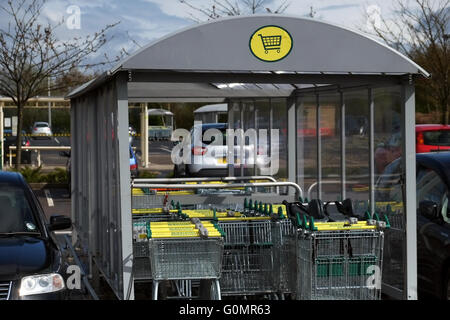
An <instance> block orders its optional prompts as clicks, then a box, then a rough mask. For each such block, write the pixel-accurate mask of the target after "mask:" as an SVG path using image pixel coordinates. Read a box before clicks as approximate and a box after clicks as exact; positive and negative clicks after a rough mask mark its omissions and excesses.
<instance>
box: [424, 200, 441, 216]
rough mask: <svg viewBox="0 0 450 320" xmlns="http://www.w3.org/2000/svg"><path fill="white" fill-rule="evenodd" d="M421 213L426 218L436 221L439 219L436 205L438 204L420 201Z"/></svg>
mask: <svg viewBox="0 0 450 320" xmlns="http://www.w3.org/2000/svg"><path fill="white" fill-rule="evenodd" d="M419 212H420V213H421V214H422V215H423V216H424V217H425V218H428V219H430V220H434V219H436V218H438V215H439V210H438V205H437V204H436V202H433V201H429V200H423V201H420V203H419Z"/></svg>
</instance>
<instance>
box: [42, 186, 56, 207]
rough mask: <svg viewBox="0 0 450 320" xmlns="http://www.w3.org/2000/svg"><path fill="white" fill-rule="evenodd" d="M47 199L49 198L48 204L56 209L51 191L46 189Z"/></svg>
mask: <svg viewBox="0 0 450 320" xmlns="http://www.w3.org/2000/svg"><path fill="white" fill-rule="evenodd" d="M44 193H45V197H46V198H47V203H48V206H49V207H54V206H55V204H54V203H53V199H52V195H51V194H50V191H49V190H48V189H44Z"/></svg>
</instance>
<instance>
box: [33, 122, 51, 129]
mask: <svg viewBox="0 0 450 320" xmlns="http://www.w3.org/2000/svg"><path fill="white" fill-rule="evenodd" d="M35 127H37V128H47V127H48V124H46V123H36V126H35Z"/></svg>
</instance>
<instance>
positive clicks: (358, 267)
mask: <svg viewBox="0 0 450 320" xmlns="http://www.w3.org/2000/svg"><path fill="white" fill-rule="evenodd" d="M291 239H292V240H293V243H292V244H291V248H292V250H293V252H292V255H293V256H295V257H296V259H295V265H294V266H293V269H294V270H296V272H295V273H294V274H295V276H296V279H292V281H291V283H293V284H294V286H295V287H294V292H295V293H296V295H297V299H300V300H379V299H380V297H381V288H380V287H379V286H377V285H376V284H377V283H379V284H381V270H382V257H383V241H384V233H383V231H382V230H379V229H376V228H370V229H369V228H368V229H365V228H364V227H363V226H361V227H360V228H354V229H352V230H343V228H342V229H339V228H336V230H323V231H322V230H320V227H319V228H318V230H316V231H306V232H305V230H303V229H299V231H298V232H297V234H296V235H295V236H293V237H291ZM375 277H379V278H378V279H376V278H375Z"/></svg>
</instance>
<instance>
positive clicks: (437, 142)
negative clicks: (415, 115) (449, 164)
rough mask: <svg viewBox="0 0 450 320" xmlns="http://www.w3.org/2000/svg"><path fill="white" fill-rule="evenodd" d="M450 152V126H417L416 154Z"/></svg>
mask: <svg viewBox="0 0 450 320" xmlns="http://www.w3.org/2000/svg"><path fill="white" fill-rule="evenodd" d="M436 151H450V125H441V124H420V125H416V152H417V153H424V152H436Z"/></svg>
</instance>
